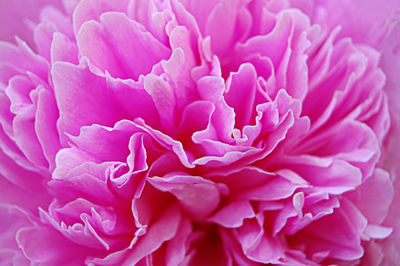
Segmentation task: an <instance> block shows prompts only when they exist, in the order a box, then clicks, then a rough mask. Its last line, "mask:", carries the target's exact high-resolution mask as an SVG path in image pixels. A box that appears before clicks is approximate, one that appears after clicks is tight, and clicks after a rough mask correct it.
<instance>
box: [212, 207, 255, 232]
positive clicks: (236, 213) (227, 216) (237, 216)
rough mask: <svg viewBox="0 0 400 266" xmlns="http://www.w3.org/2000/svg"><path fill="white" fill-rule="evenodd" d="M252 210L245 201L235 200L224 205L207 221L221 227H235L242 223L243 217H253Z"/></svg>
mask: <svg viewBox="0 0 400 266" xmlns="http://www.w3.org/2000/svg"><path fill="white" fill-rule="evenodd" d="M254 216H255V213H254V210H253V208H252V206H251V205H250V203H249V202H247V201H235V202H232V203H229V204H228V205H226V206H224V207H223V208H222V209H220V210H218V211H217V212H216V213H215V214H213V215H212V216H211V217H210V218H209V221H211V222H214V223H217V224H219V225H221V226H223V227H227V228H236V227H239V226H241V225H242V224H243V220H244V219H248V218H253V217H254Z"/></svg>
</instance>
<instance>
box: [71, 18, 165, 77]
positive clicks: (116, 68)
mask: <svg viewBox="0 0 400 266" xmlns="http://www.w3.org/2000/svg"><path fill="white" fill-rule="evenodd" d="M100 21H101V24H99V23H97V22H94V21H89V22H86V23H85V24H83V26H82V28H81V29H80V30H79V35H78V46H79V50H80V52H81V54H82V55H83V56H86V57H87V58H88V59H89V60H90V62H91V63H93V64H94V65H96V66H97V67H98V68H100V69H101V70H103V71H106V70H107V71H108V72H110V73H111V75H113V76H115V77H121V78H131V79H134V80H137V79H138V77H139V75H141V74H145V73H149V72H150V71H151V68H152V66H153V65H154V64H155V63H158V62H160V61H161V60H162V59H166V58H167V57H168V56H169V55H170V50H169V49H168V48H167V47H165V46H164V45H163V44H161V43H160V42H159V41H158V40H157V39H155V38H154V37H153V36H152V35H151V34H149V33H148V32H146V31H144V30H143V28H142V26H141V25H140V24H138V23H137V22H135V21H133V20H130V19H129V18H128V17H127V16H126V15H124V14H122V13H111V12H110V13H104V14H103V15H101V17H100ZM115 25H118V27H115ZM116 29H117V30H116ZM138 40H140V41H138ZM132 62H140V63H135V64H133V63H132Z"/></svg>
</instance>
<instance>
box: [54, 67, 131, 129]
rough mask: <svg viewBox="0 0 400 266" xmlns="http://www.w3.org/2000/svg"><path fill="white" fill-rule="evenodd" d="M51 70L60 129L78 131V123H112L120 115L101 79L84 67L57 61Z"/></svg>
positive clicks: (82, 124)
mask: <svg viewBox="0 0 400 266" xmlns="http://www.w3.org/2000/svg"><path fill="white" fill-rule="evenodd" d="M52 74H53V82H54V90H55V95H56V100H57V106H58V108H59V110H60V118H59V120H58V129H59V130H60V131H61V132H64V133H69V134H72V135H78V134H79V128H80V127H81V126H85V125H91V124H93V123H101V124H103V125H106V126H112V125H114V123H115V122H116V121H118V120H120V119H121V117H123V116H124V111H123V110H122V108H121V107H120V106H119V105H118V103H117V101H116V100H115V97H114V96H113V93H112V90H111V89H110V88H108V87H107V84H106V81H105V79H104V78H101V77H98V76H95V75H94V74H92V73H91V72H90V71H89V70H88V69H87V67H84V66H81V67H78V66H74V65H71V64H68V63H61V62H58V63H55V64H54V65H53V69H52ZM83 88H84V89H83ZM94 99H96V100H94Z"/></svg>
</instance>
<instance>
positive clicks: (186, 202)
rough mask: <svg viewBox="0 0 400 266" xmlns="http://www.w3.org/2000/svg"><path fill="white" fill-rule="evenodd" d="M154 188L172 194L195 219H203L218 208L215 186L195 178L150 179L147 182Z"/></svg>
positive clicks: (217, 195) (217, 192) (217, 193)
mask: <svg viewBox="0 0 400 266" xmlns="http://www.w3.org/2000/svg"><path fill="white" fill-rule="evenodd" d="M148 181H149V182H150V183H151V184H152V185H153V186H154V187H155V188H157V189H159V190H161V191H164V192H170V193H172V194H173V195H174V196H175V197H176V198H177V199H178V200H179V201H180V203H181V204H182V205H183V207H184V208H185V209H186V210H187V211H188V212H189V213H190V214H191V215H193V216H194V217H195V218H203V217H206V216H208V215H209V214H210V213H212V212H213V211H214V210H215V209H216V208H217V206H218V204H219V201H220V195H219V191H218V188H217V186H216V185H215V184H214V183H213V182H212V181H209V180H205V179H203V178H201V177H196V176H180V175H176V176H172V177H152V178H150V179H149V180H148Z"/></svg>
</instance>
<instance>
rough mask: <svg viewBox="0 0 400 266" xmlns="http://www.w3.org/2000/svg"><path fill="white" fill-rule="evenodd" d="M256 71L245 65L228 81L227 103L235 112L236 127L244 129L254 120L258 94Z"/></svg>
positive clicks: (249, 65) (251, 66)
mask: <svg viewBox="0 0 400 266" xmlns="http://www.w3.org/2000/svg"><path fill="white" fill-rule="evenodd" d="M256 76H257V74H256V71H255V69H254V67H253V65H251V64H243V65H241V66H240V68H239V70H238V72H235V73H233V74H231V76H230V77H229V79H228V81H227V92H226V94H225V100H226V103H227V104H228V105H229V106H231V107H233V108H234V110H235V114H236V117H235V121H236V122H235V127H236V128H239V129H240V128H242V127H243V126H245V125H248V124H249V123H250V122H252V121H251V119H252V114H253V110H252V109H253V105H254V99H255V94H256Z"/></svg>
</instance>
